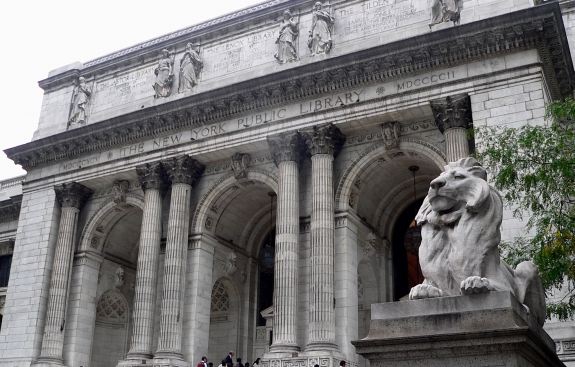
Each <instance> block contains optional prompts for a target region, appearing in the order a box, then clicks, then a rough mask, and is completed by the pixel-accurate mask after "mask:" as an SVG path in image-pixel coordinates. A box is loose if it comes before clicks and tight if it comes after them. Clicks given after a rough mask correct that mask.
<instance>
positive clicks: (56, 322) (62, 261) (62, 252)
mask: <svg viewBox="0 0 575 367" xmlns="http://www.w3.org/2000/svg"><path fill="white" fill-rule="evenodd" d="M54 190H55V191H56V198H57V200H58V202H59V203H60V205H61V206H62V214H61V216H60V227H59V229H58V239H57V241H56V251H55V253H54V265H53V267H52V277H51V279H50V293H49V298H48V309H47V311H46V321H45V324H44V335H43V337H42V350H41V352H40V357H39V358H38V362H37V363H38V364H44V363H46V364H63V359H62V351H63V348H64V326H65V323H66V304H67V300H68V282H69V279H70V267H71V265H72V255H73V252H74V251H73V249H74V239H75V238H76V226H77V224H78V214H79V213H80V209H81V208H82V207H83V206H84V204H85V203H86V200H87V199H88V197H90V195H91V194H92V190H90V189H89V188H87V187H86V186H83V185H80V184H79V183H76V182H70V183H66V184H62V185H58V186H55V187H54Z"/></svg>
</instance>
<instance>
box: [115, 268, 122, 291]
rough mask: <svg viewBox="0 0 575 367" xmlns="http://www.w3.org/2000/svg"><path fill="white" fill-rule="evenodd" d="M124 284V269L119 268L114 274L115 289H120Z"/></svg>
mask: <svg viewBox="0 0 575 367" xmlns="http://www.w3.org/2000/svg"><path fill="white" fill-rule="evenodd" d="M123 284H124V268H123V267H121V266H118V268H117V269H116V272H115V273H114V287H116V288H120V287H121V286H122V285H123Z"/></svg>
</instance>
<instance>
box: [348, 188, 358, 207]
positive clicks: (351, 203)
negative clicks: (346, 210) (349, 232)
mask: <svg viewBox="0 0 575 367" xmlns="http://www.w3.org/2000/svg"><path fill="white" fill-rule="evenodd" d="M356 202H357V195H356V194H354V193H353V192H352V193H350V194H349V206H351V207H352V208H353V207H355V204H356Z"/></svg>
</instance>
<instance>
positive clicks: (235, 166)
mask: <svg viewBox="0 0 575 367" xmlns="http://www.w3.org/2000/svg"><path fill="white" fill-rule="evenodd" d="M250 161H251V160H250V155H249V154H241V153H236V154H234V155H233V156H232V164H231V167H232V170H233V171H234V177H235V178H236V180H239V179H240V178H246V177H248V172H247V169H248V167H249V166H250Z"/></svg>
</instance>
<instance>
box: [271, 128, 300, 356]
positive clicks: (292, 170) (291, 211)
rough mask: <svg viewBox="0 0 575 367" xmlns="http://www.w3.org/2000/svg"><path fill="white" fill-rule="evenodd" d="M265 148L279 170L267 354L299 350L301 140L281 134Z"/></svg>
mask: <svg viewBox="0 0 575 367" xmlns="http://www.w3.org/2000/svg"><path fill="white" fill-rule="evenodd" d="M268 145H269V148H270V151H271V153H272V156H273V158H274V162H275V164H276V166H277V167H278V170H279V180H278V193H277V194H278V196H277V217H276V252H275V264H274V320H273V323H274V324H273V327H274V329H273V330H274V332H273V343H272V345H271V347H270V352H293V351H297V350H299V346H298V345H297V342H296V331H297V325H296V321H297V307H298V303H297V292H298V249H299V163H300V150H301V138H300V136H299V134H298V133H297V132H295V131H294V132H289V133H282V134H279V135H274V136H268Z"/></svg>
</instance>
